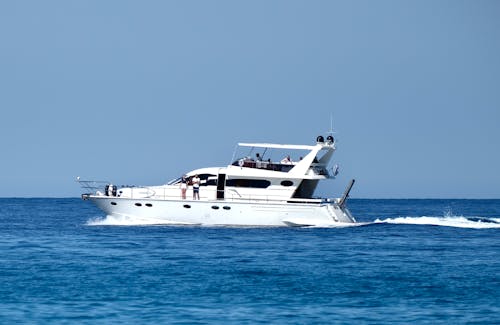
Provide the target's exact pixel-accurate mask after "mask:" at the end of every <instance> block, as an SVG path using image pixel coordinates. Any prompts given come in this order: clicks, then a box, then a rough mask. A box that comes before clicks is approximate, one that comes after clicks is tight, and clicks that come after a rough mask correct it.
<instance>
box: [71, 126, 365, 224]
mask: <svg viewBox="0 0 500 325" xmlns="http://www.w3.org/2000/svg"><path fill="white" fill-rule="evenodd" d="M335 149H336V143H335V139H334V138H333V137H332V136H331V135H329V136H328V137H327V138H326V141H325V139H324V137H323V136H318V137H317V139H316V144H314V145H289V144H270V143H239V144H238V147H237V150H236V151H235V154H236V152H240V151H241V150H247V151H249V153H247V155H244V156H242V158H235V157H236V156H235V155H234V156H233V160H232V161H233V162H232V163H231V164H230V165H228V166H226V167H210V168H201V169H196V170H193V171H190V172H188V173H186V174H185V175H183V177H179V178H177V179H174V180H172V181H170V182H169V183H167V184H165V185H159V186H116V185H112V184H111V183H109V182H98V181H85V180H80V178H77V181H78V182H80V184H81V186H82V187H83V188H84V189H85V190H86V191H87V192H86V193H85V194H83V195H82V198H83V199H84V200H90V201H92V202H93V203H94V204H95V205H96V206H97V207H99V208H100V209H101V210H103V211H104V212H105V213H106V214H107V215H111V216H116V217H131V218H133V217H138V218H154V219H156V220H161V222H162V223H165V224H179V225H235V226H330V225H336V224H340V223H354V222H356V221H355V219H354V217H353V216H352V215H351V213H350V211H349V210H348V209H347V207H346V202H347V198H348V196H349V192H350V190H351V188H352V186H353V184H354V179H353V180H351V181H350V183H349V184H348V185H347V188H346V190H345V192H344V193H343V195H342V196H341V197H338V198H316V197H314V196H313V195H314V191H315V189H316V187H317V185H318V182H319V181H321V180H326V179H333V178H335V176H336V175H337V172H338V167H337V166H334V167H330V162H331V160H332V156H333V153H334V152H335ZM274 152H279V153H283V152H288V153H291V156H292V157H293V158H290V155H287V156H286V158H285V159H283V160H281V159H273V158H276V157H275V156H273V155H274ZM297 152H299V153H304V155H303V156H301V157H300V158H299V157H298V156H297V154H295V155H294V153H297ZM248 154H250V155H248ZM253 154H255V156H254V157H252V155H253ZM183 188H187V190H185V191H184V194H183ZM196 188H197V190H196ZM194 192H199V195H198V196H197V197H196V199H195V198H194V194H195V193H194Z"/></svg>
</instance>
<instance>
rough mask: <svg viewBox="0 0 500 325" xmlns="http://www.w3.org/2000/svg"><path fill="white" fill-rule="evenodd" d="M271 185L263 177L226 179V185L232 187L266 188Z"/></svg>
mask: <svg viewBox="0 0 500 325" xmlns="http://www.w3.org/2000/svg"><path fill="white" fill-rule="evenodd" d="M269 185H271V182H270V181H266V180H264V179H244V178H236V179H228V180H226V186H232V187H253V188H267V187H269Z"/></svg>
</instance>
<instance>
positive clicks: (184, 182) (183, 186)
mask: <svg viewBox="0 0 500 325" xmlns="http://www.w3.org/2000/svg"><path fill="white" fill-rule="evenodd" d="M186 191H187V180H186V176H182V178H181V197H182V199H183V200H185V199H186Z"/></svg>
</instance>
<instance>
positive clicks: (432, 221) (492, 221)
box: [374, 215, 500, 229]
mask: <svg viewBox="0 0 500 325" xmlns="http://www.w3.org/2000/svg"><path fill="white" fill-rule="evenodd" d="M471 219H472V220H471ZM374 223H390V224H406V225H433V226H445V227H457V228H474V229H484V228H500V219H498V218H489V219H488V218H482V217H470V218H466V217H463V216H449V215H445V216H443V217H427V216H422V217H399V218H387V219H383V220H381V219H377V220H375V221H374Z"/></svg>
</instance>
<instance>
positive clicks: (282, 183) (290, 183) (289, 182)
mask: <svg viewBox="0 0 500 325" xmlns="http://www.w3.org/2000/svg"><path fill="white" fill-rule="evenodd" d="M281 185H282V186H286V187H288V186H292V185H293V182H292V181H288V180H287V181H283V182H281Z"/></svg>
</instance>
